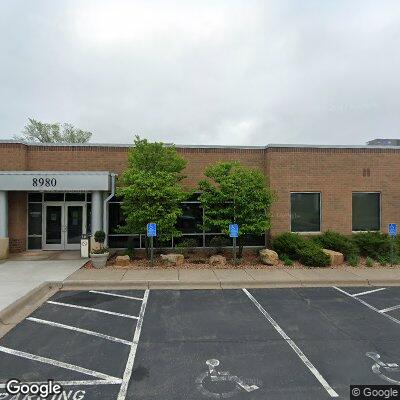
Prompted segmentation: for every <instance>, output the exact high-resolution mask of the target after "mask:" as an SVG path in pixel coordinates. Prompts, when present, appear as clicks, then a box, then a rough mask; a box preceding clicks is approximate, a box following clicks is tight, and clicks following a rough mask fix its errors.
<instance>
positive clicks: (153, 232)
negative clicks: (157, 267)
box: [147, 223, 157, 267]
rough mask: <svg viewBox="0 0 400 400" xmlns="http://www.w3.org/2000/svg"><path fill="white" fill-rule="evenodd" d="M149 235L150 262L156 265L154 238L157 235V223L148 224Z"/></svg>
mask: <svg viewBox="0 0 400 400" xmlns="http://www.w3.org/2000/svg"><path fill="white" fill-rule="evenodd" d="M147 236H148V237H149V238H150V263H151V266H152V267H154V243H153V238H154V236H157V225H156V224H155V223H149V224H147Z"/></svg>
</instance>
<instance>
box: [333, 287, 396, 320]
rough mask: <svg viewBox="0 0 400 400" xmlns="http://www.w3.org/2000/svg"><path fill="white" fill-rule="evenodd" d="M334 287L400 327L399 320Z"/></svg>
mask: <svg viewBox="0 0 400 400" xmlns="http://www.w3.org/2000/svg"><path fill="white" fill-rule="evenodd" d="M332 287H333V288H334V289H336V290H337V291H339V292H341V293H343V294H345V295H346V296H349V297H351V298H352V299H354V300H356V301H358V302H359V303H361V304H363V305H364V306H366V307H368V308H369V309H371V310H372V311H375V312H377V313H378V314H380V315H383V316H384V317H386V318H389V319H390V320H391V321H393V322H395V323H396V324H399V325H400V321H399V320H398V319H396V318H394V317H392V316H391V315H388V314H385V313H384V312H382V311H381V310H378V309H377V308H376V307H374V306H371V304H368V303H367V302H366V301H364V300H362V299H359V298H358V297H354V296H352V295H351V294H350V293H348V292H346V291H345V290H343V289H340V288H338V287H336V286H332Z"/></svg>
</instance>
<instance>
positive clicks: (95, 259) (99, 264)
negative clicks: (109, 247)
mask: <svg viewBox="0 0 400 400" xmlns="http://www.w3.org/2000/svg"><path fill="white" fill-rule="evenodd" d="M109 255H110V253H108V252H107V253H101V254H95V253H90V259H91V260H92V264H93V266H94V267H95V268H104V267H105V266H106V264H107V259H108V257H109Z"/></svg>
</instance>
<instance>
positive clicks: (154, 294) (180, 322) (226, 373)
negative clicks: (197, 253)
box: [0, 287, 400, 400]
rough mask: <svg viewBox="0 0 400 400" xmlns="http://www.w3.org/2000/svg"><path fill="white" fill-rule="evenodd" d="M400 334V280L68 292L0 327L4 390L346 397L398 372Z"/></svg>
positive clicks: (100, 395) (118, 395) (397, 377)
mask: <svg viewBox="0 0 400 400" xmlns="http://www.w3.org/2000/svg"><path fill="white" fill-rule="evenodd" d="M399 339H400V288H399V287H388V288H374V287H365V288H363V287H346V288H335V287H332V288H330V287H324V288H291V289H251V290H250V289H249V290H246V289H237V290H236V289H234V290H151V291H148V290H146V291H145V290H129V291H75V292H59V293H57V294H56V295H55V296H53V297H52V298H51V299H50V300H49V301H47V302H46V303H44V304H43V305H42V306H41V307H40V308H39V309H38V310H36V311H35V312H34V313H33V314H32V315H31V316H30V317H28V318H27V319H25V320H24V321H23V322H21V323H20V324H19V325H18V326H16V327H15V328H14V329H13V330H12V331H10V332H9V333H8V334H7V335H6V336H4V337H3V338H2V339H0V399H1V400H3V399H14V400H23V399H30V400H36V399H38V397H35V396H30V397H28V396H24V395H20V396H19V397H17V395H10V394H7V393H6V389H5V382H6V381H7V380H8V379H10V378H19V379H20V380H21V381H23V382H45V381H47V380H48V379H54V380H56V381H57V382H60V383H61V385H62V386H63V388H64V394H63V395H57V396H52V397H49V398H51V399H53V400H58V399H60V400H61V399H73V400H81V399H89V400H92V399H99V400H102V399H104V400H110V399H116V400H123V399H146V400H147V399H163V400H169V399H170V400H176V399H196V400H197V399H198V400H201V399H207V398H209V399H225V398H231V399H249V400H250V399H254V400H258V399H279V400H280V399H301V400H304V399H330V398H333V397H335V398H343V399H348V398H350V394H349V386H350V384H377V385H382V384H388V383H394V384H400V369H399V368H398V366H396V365H395V363H400V349H399V345H398V344H399Z"/></svg>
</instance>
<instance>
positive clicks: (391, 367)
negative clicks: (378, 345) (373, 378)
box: [365, 352, 400, 385]
mask: <svg viewBox="0 0 400 400" xmlns="http://www.w3.org/2000/svg"><path fill="white" fill-rule="evenodd" d="M365 355H366V356H367V357H369V358H372V359H373V360H374V361H375V364H373V365H372V371H373V372H374V373H375V374H377V375H379V376H380V377H381V378H382V379H384V380H385V381H387V382H390V383H394V384H395V385H400V381H399V380H396V379H393V378H390V377H388V376H387V375H388V374H390V373H392V372H395V373H396V372H397V374H396V375H397V376H396V377H397V378H398V379H400V374H398V372H400V366H399V364H396V363H384V362H383V361H381V360H380V358H381V356H380V354H378V353H373V352H368V353H366V354H365Z"/></svg>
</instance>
